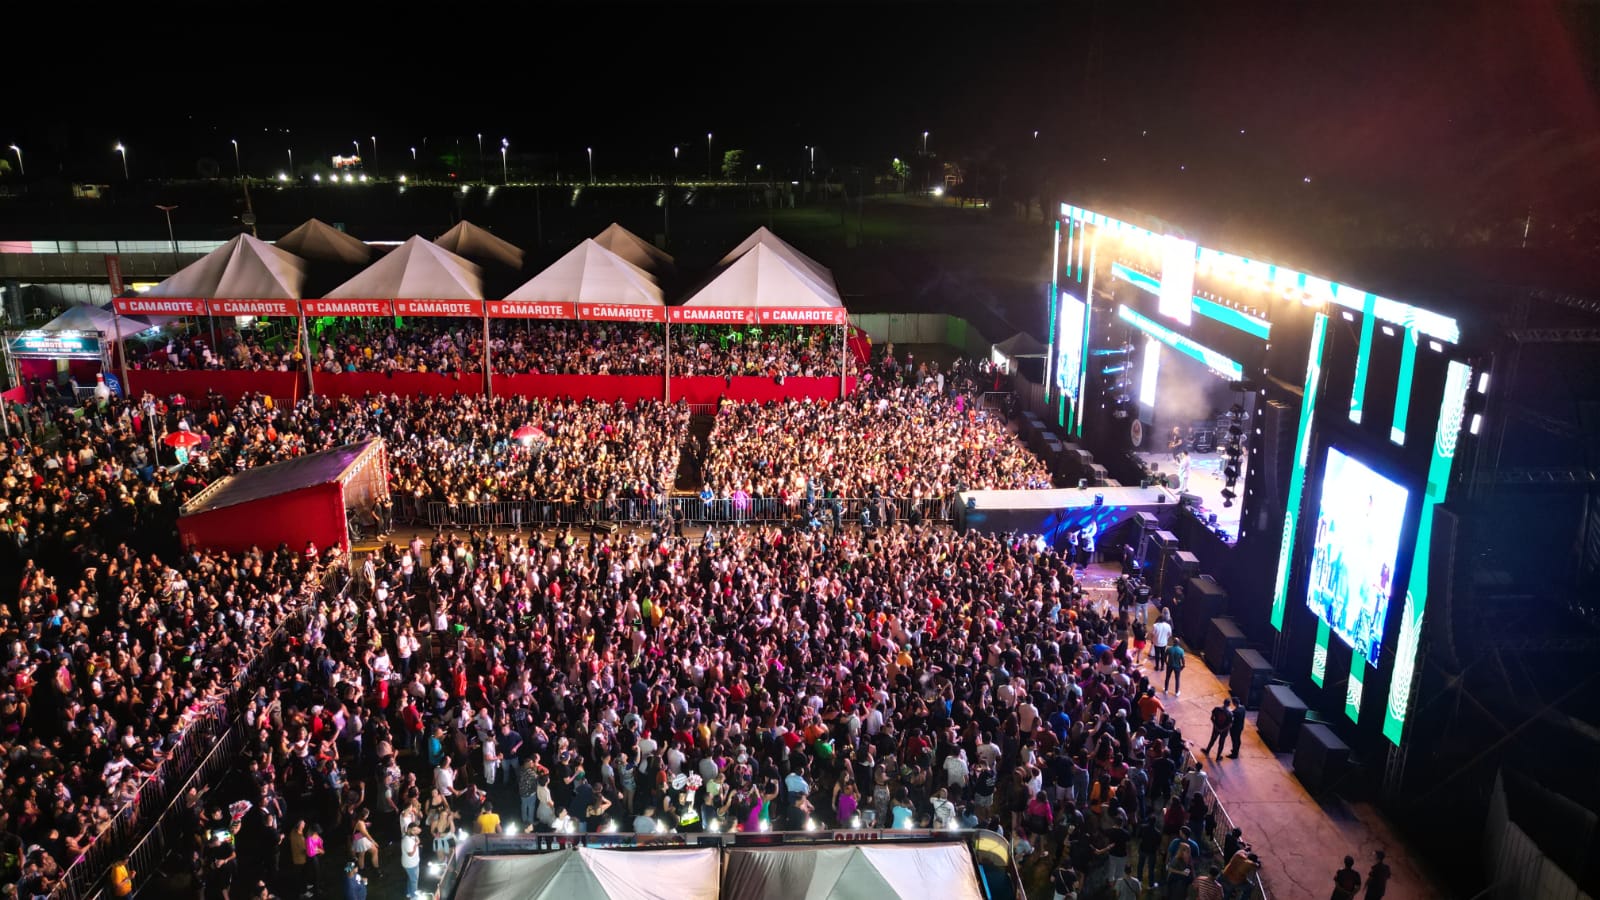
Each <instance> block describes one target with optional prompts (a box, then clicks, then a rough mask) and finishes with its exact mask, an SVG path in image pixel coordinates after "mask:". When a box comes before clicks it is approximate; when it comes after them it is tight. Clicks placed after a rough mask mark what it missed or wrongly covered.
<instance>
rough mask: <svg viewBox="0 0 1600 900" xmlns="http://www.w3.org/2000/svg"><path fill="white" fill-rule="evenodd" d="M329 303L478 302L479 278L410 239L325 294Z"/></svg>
mask: <svg viewBox="0 0 1600 900" xmlns="http://www.w3.org/2000/svg"><path fill="white" fill-rule="evenodd" d="M327 297H328V299H330V300H339V299H364V300H370V299H385V300H388V299H401V300H482V299H483V274H482V271H481V270H480V269H479V268H478V267H477V266H476V265H474V264H472V263H470V262H468V261H467V260H464V259H462V258H461V257H459V256H457V255H455V254H454V253H451V252H450V251H449V250H446V249H444V248H443V247H440V246H439V245H437V244H435V243H433V242H431V241H429V240H428V239H427V238H424V237H423V236H421V235H413V236H412V237H411V238H410V239H408V240H407V241H406V242H405V243H403V244H401V245H400V246H398V247H396V248H395V249H393V250H391V251H389V254H388V255H387V256H385V257H384V258H382V259H380V260H378V261H377V262H375V263H373V264H372V265H370V266H368V267H367V268H365V269H363V270H361V272H359V273H357V275H356V276H355V277H354V278H352V279H350V280H349V281H346V282H345V283H344V284H341V285H339V286H338V287H336V288H334V289H333V290H331V291H329V292H328V293H327Z"/></svg>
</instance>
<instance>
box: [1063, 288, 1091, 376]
mask: <svg viewBox="0 0 1600 900" xmlns="http://www.w3.org/2000/svg"><path fill="white" fill-rule="evenodd" d="M1085 312H1086V310H1085V308H1084V305H1083V301H1082V300H1079V299H1078V298H1077V297H1074V296H1072V295H1071V294H1069V293H1067V292H1066V291H1062V292H1061V307H1060V310H1059V311H1058V315H1057V316H1056V389H1057V390H1059V391H1060V392H1061V393H1062V395H1063V396H1067V397H1071V398H1073V399H1074V400H1076V399H1077V398H1078V387H1079V385H1078V380H1079V376H1080V375H1081V374H1082V370H1083V317H1084V313H1085Z"/></svg>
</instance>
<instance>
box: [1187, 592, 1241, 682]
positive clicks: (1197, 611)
mask: <svg viewBox="0 0 1600 900" xmlns="http://www.w3.org/2000/svg"><path fill="white" fill-rule="evenodd" d="M1184 585H1185V590H1184V592H1183V617H1184V628H1185V629H1187V633H1189V634H1201V633H1202V632H1203V629H1205V628H1206V626H1207V625H1208V624H1209V623H1210V622H1211V620H1212V619H1215V618H1217V617H1218V616H1226V615H1227V614H1228V592H1227V591H1226V590H1224V589H1223V587H1222V585H1220V584H1217V582H1216V580H1215V579H1213V578H1212V577H1211V576H1210V575H1198V576H1196V577H1194V578H1191V579H1189V580H1188V581H1187V582H1185V583H1184ZM1232 662H1233V657H1232V654H1229V656H1228V657H1227V662H1225V663H1223V665H1225V666H1228V665H1232Z"/></svg>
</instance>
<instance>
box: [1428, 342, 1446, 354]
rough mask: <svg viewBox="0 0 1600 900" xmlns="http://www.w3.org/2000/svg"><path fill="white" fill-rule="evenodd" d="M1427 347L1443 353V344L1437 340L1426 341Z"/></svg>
mask: <svg viewBox="0 0 1600 900" xmlns="http://www.w3.org/2000/svg"><path fill="white" fill-rule="evenodd" d="M1428 349H1429V350H1432V351H1433V352H1435V353H1443V352H1444V345H1443V344H1441V343H1439V342H1438V341H1429V342H1428Z"/></svg>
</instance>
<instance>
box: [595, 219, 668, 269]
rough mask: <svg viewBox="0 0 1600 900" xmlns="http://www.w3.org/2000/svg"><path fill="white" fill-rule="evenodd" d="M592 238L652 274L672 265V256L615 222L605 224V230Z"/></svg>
mask: <svg viewBox="0 0 1600 900" xmlns="http://www.w3.org/2000/svg"><path fill="white" fill-rule="evenodd" d="M594 240H595V243H597V244H599V245H600V246H602V247H604V248H606V249H607V250H610V251H611V252H612V253H615V254H617V255H618V256H620V257H622V258H623V259H625V260H627V261H628V262H630V263H633V264H634V265H636V266H638V267H639V268H641V269H643V270H645V271H646V272H649V273H651V274H652V275H658V276H659V275H661V274H662V273H664V272H666V271H668V270H670V269H671V268H672V267H673V265H674V263H673V259H672V257H671V256H670V255H668V253H667V252H666V251H665V250H662V249H661V248H659V247H657V246H656V245H654V244H652V243H650V242H649V241H646V240H645V239H644V238H642V237H639V236H638V235H637V234H634V233H633V232H631V231H629V230H628V229H626V228H623V227H622V226H621V225H618V224H617V223H616V222H612V223H611V224H610V225H608V226H606V230H605V231H602V232H600V233H599V234H597V235H595V236H594Z"/></svg>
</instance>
